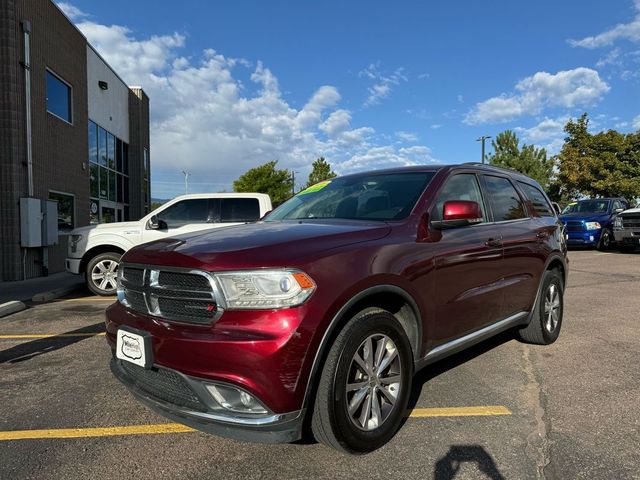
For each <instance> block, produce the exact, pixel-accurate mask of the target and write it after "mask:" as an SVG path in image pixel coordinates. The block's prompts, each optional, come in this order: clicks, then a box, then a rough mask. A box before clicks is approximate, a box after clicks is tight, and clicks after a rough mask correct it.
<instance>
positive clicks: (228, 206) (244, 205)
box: [220, 198, 260, 222]
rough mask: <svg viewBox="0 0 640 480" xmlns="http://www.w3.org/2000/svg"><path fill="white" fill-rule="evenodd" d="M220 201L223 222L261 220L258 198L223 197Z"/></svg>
mask: <svg viewBox="0 0 640 480" xmlns="http://www.w3.org/2000/svg"><path fill="white" fill-rule="evenodd" d="M220 202H221V203H220V221H221V222H255V221H257V220H260V204H259V202H258V199H257V198H223V199H221V201H220Z"/></svg>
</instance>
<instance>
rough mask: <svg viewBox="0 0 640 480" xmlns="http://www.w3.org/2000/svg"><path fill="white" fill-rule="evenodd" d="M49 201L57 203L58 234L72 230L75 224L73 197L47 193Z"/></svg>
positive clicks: (64, 194)
mask: <svg viewBox="0 0 640 480" xmlns="http://www.w3.org/2000/svg"><path fill="white" fill-rule="evenodd" d="M49 200H55V201H57V202H58V232H60V233H62V232H70V231H71V230H73V229H74V228H75V224H76V221H75V210H74V205H73V203H74V197H73V195H69V194H66V193H58V192H49Z"/></svg>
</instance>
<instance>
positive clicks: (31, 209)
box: [20, 198, 42, 248]
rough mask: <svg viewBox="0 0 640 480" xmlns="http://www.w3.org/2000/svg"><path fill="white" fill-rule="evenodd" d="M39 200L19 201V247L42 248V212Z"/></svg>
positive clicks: (24, 199)
mask: <svg viewBox="0 0 640 480" xmlns="http://www.w3.org/2000/svg"><path fill="white" fill-rule="evenodd" d="M40 203H41V201H40V199H39V198H21V199H20V246H21V247H26V248H31V247H41V246H42V210H41V204H40Z"/></svg>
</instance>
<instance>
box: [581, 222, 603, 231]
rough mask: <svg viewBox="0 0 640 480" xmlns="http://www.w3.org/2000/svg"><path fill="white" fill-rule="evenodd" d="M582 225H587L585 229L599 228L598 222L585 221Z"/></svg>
mask: <svg viewBox="0 0 640 480" xmlns="http://www.w3.org/2000/svg"><path fill="white" fill-rule="evenodd" d="M584 226H585V227H587V230H598V229H599V228H600V224H599V223H598V222H585V224H584Z"/></svg>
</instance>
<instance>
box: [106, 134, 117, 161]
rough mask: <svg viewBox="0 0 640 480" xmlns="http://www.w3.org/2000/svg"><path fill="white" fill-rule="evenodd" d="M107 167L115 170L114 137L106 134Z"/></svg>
mask: <svg viewBox="0 0 640 480" xmlns="http://www.w3.org/2000/svg"><path fill="white" fill-rule="evenodd" d="M107 165H108V166H109V168H111V169H113V170H115V169H116V137H114V136H113V135H112V134H111V133H109V132H107Z"/></svg>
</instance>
